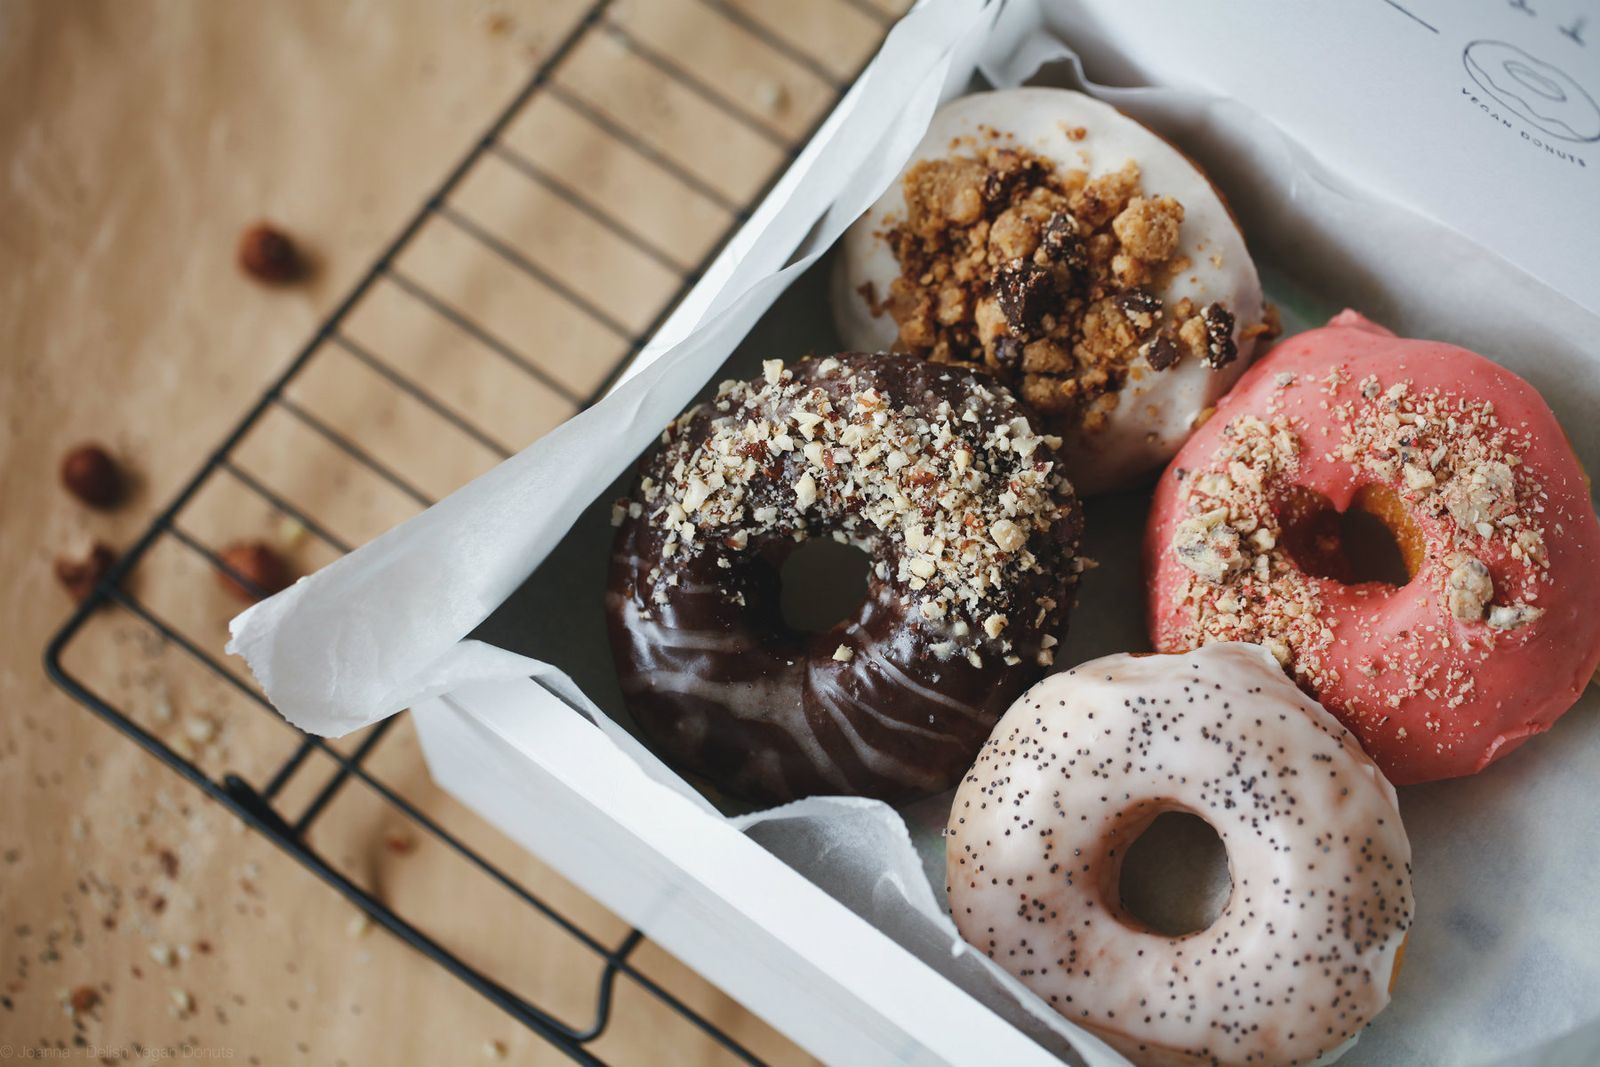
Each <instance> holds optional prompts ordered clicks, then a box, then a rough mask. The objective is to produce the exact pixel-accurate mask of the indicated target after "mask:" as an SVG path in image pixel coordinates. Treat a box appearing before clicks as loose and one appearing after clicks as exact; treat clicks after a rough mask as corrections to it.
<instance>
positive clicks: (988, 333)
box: [833, 88, 1269, 495]
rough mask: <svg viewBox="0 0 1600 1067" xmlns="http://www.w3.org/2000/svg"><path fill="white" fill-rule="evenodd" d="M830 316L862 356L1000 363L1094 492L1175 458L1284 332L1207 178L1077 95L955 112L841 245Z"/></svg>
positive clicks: (972, 103) (1030, 95)
mask: <svg viewBox="0 0 1600 1067" xmlns="http://www.w3.org/2000/svg"><path fill="white" fill-rule="evenodd" d="M833 308H834V317H835V319H836V321H837V322H838V326H839V331H840V336H841V337H842V338H843V339H844V343H845V345H846V346H847V347H850V348H857V349H863V350H868V351H873V350H878V351H882V350H893V351H896V352H912V353H915V354H917V355H920V356H922V357H923V358H925V359H931V360H934V361H935V362H941V363H956V364H969V365H978V366H984V367H987V368H988V369H989V371H990V372H991V373H993V374H995V375H997V376H999V377H1000V378H1001V379H1002V380H1003V381H1005V382H1006V383H1007V384H1008V385H1010V386H1011V387H1012V388H1013V389H1014V390H1016V391H1017V393H1018V394H1019V395H1020V396H1021V397H1022V399H1023V400H1024V401H1025V402H1027V403H1028V404H1030V405H1032V406H1033V407H1034V408H1035V409H1036V410H1038V411H1039V412H1040V413H1041V414H1043V415H1044V416H1045V417H1046V418H1047V419H1048V420H1050V421H1049V429H1050V431H1051V432H1052V433H1056V434H1059V435H1061V436H1062V437H1063V438H1064V439H1065V440H1066V441H1067V448H1066V450H1065V451H1064V452H1063V462H1064V463H1065V464H1066V465H1067V476H1068V477H1069V478H1070V479H1071V480H1072V483H1073V485H1074V486H1075V487H1076V488H1077V490H1078V492H1079V493H1083V494H1089V495H1093V494H1096V493H1103V492H1116V491H1120V490H1125V489H1128V488H1131V487H1132V486H1133V485H1135V484H1137V483H1138V482H1139V481H1140V480H1141V479H1143V478H1145V477H1146V476H1148V475H1149V474H1150V473H1151V472H1152V471H1154V470H1155V469H1156V468H1157V467H1159V466H1160V465H1161V464H1162V463H1164V462H1165V461H1166V460H1168V459H1169V458H1171V456H1172V454H1173V453H1174V452H1176V451H1177V449H1178V446H1179V445H1181V444H1182V443H1183V441H1184V439H1185V438H1186V437H1188V435H1189V433H1190V431H1191V430H1192V429H1193V428H1194V426H1195V425H1196V422H1197V420H1199V419H1200V418H1201V417H1202V416H1203V415H1204V413H1205V412H1206V411H1207V409H1209V408H1210V407H1211V405H1213V404H1215V403H1216V401H1217V398H1218V397H1220V396H1222V394H1223V393H1225V392H1227V390H1228V387H1229V386H1231V385H1232V384H1233V383H1234V381H1235V380H1236V379H1237V378H1238V377H1239V374H1240V372H1241V371H1242V370H1243V369H1244V367H1245V365H1246V364H1247V363H1249V361H1250V355H1251V352H1252V350H1253V348H1254V347H1255V344H1256V342H1257V340H1258V338H1259V336H1260V335H1261V334H1262V333H1266V332H1269V328H1268V326H1267V325H1266V324H1265V323H1264V322H1263V318H1264V314H1265V312H1264V307H1263V303H1262V294H1261V283H1260V280H1259V278H1258V277H1257V274H1256V268H1255V265H1254V263H1253V262H1252V261H1251V259H1250V253H1249V252H1248V251H1247V250H1246V248H1245V243H1244V238H1243V237H1242V236H1241V235H1240V233H1239V229H1238V227H1237V225H1235V223H1234V221H1233V218H1232V216H1231V215H1230V214H1229V212H1228V208H1227V206H1226V205H1225V204H1224V203H1223V202H1222V199H1221V197H1220V196H1219V195H1218V194H1217V191H1216V190H1215V189H1214V188H1213V187H1212V185H1211V183H1210V181H1209V180H1208V179H1207V178H1206V176H1205V175H1204V174H1202V173H1201V172H1200V171H1199V170H1198V169H1197V168H1196V167H1195V166H1194V164H1193V163H1191V162H1190V161H1189V160H1188V159H1186V158H1185V157H1184V155H1183V154H1182V153H1181V152H1179V151H1178V150H1177V149H1175V148H1173V147H1172V146H1171V145H1169V144H1167V143H1166V142H1165V141H1163V140H1162V139H1161V138H1160V137H1158V136H1157V135H1156V134H1154V133H1152V132H1151V131H1150V130H1148V129H1146V128H1145V127H1144V126H1142V125H1140V124H1139V123H1138V122H1136V121H1134V120H1133V119H1131V118H1128V117H1127V116H1126V115H1123V114H1122V113H1120V112H1118V111H1117V110H1116V109H1115V108H1113V107H1110V106H1109V105H1107V104H1103V103H1101V102H1099V101H1098V100H1095V99H1094V98H1092V97H1089V96H1085V95H1084V94H1082V93H1077V92H1071V91H1068V90H1065V89H1044V88H1026V89H1010V90H1004V91H1000V92H987V93H974V94H972V95H970V96H964V97H961V98H959V99H956V100H953V101H951V102H950V103H948V104H946V105H945V106H944V107H943V108H941V109H940V110H939V112H938V113H937V114H936V115H935V116H934V118H933V122H932V124H931V125H930V127H929V129H928V132H927V134H926V136H925V137H924V138H923V140H922V143H921V144H919V145H918V146H917V149H916V151H915V152H914V153H913V154H912V157H911V162H910V164H909V165H908V166H907V168H906V170H905V171H904V173H903V174H902V175H901V178H900V180H899V181H896V182H895V183H894V184H893V185H892V186H891V187H890V188H889V189H888V190H887V191H886V192H885V193H884V195H883V196H882V197H881V198H880V199H879V200H878V202H877V203H876V204H874V205H873V206H872V207H871V208H870V209H869V210H868V211H867V213H866V214H865V215H863V216H862V217H861V219H860V220H858V221H857V222H856V224H855V225H854V226H852V227H851V228H850V230H849V231H848V232H847V233H846V235H845V237H844V238H843V240H842V242H841V250H840V254H839V258H838V260H837V263H836V269H835V273H834V292H833Z"/></svg>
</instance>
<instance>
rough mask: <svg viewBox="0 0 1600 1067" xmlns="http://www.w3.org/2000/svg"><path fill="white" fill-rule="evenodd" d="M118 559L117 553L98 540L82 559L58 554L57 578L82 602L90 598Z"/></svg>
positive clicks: (75, 598)
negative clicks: (96, 586)
mask: <svg viewBox="0 0 1600 1067" xmlns="http://www.w3.org/2000/svg"><path fill="white" fill-rule="evenodd" d="M116 561H117V554H116V553H115V552H113V551H111V549H110V548H108V547H107V546H106V545H104V544H102V543H101V542H99V541H96V542H95V543H94V546H93V547H92V548H90V549H89V554H88V555H87V556H84V557H83V558H82V559H78V558H75V557H72V556H57V557H56V580H57V581H59V582H60V583H61V584H62V585H63V586H65V587H66V590H67V592H68V593H69V594H71V596H72V599H73V600H75V601H77V602H78V603H79V604H82V603H83V602H84V601H85V600H88V599H89V594H91V593H93V592H94V587H95V585H96V584H98V583H99V581H100V579H101V578H103V577H105V574H106V572H107V571H109V570H110V569H111V565H112V564H113V563H115V562H116Z"/></svg>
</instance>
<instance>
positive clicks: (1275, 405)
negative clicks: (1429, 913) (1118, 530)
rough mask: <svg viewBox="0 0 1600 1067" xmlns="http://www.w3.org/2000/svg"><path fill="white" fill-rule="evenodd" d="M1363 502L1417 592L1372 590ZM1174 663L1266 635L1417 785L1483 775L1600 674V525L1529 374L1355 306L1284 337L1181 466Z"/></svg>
mask: <svg viewBox="0 0 1600 1067" xmlns="http://www.w3.org/2000/svg"><path fill="white" fill-rule="evenodd" d="M1347 511H1360V512H1365V513H1367V514H1368V515H1369V516H1375V517H1376V518H1378V519H1379V520H1381V521H1382V523H1383V524H1384V525H1385V526H1387V527H1388V529H1389V530H1390V531H1391V533H1392V534H1393V536H1394V540H1395V542H1396V543H1397V545H1398V547H1399V549H1400V552H1401V555H1402V556H1403V557H1404V560H1405V564H1406V572H1407V573H1408V574H1409V575H1410V577H1409V580H1406V581H1404V583H1403V584H1400V585H1395V584H1389V583H1387V582H1385V581H1378V580H1370V578H1371V576H1370V575H1369V574H1367V573H1365V572H1364V571H1363V568H1362V564H1361V560H1360V557H1359V550H1358V549H1356V548H1353V547H1352V546H1353V545H1354V544H1355V541H1354V540H1353V534H1352V529H1353V528H1352V527H1351V526H1350V525H1349V523H1348V522H1346V521H1344V520H1345V519H1348V516H1344V517H1343V518H1342V517H1341V513H1344V512H1347ZM1144 556H1145V567H1146V574H1147V576H1148V578H1149V582H1148V586H1147V589H1148V598H1149V599H1148V605H1147V607H1148V622H1149V626H1150V635H1151V640H1152V641H1153V642H1154V644H1155V647H1156V648H1158V649H1160V650H1161V651H1164V652H1178V651H1183V650H1186V649H1191V648H1195V647H1197V646H1199V645H1203V644H1206V643H1208V642H1212V641H1249V642H1255V643H1259V644H1261V645H1263V646H1265V647H1266V648H1267V649H1268V651H1270V652H1271V653H1272V654H1273V655H1274V656H1275V657H1276V658H1277V659H1278V661H1279V662H1280V663H1282V664H1283V665H1284V666H1285V667H1286V668H1287V669H1288V670H1289V671H1290V672H1291V673H1292V674H1293V676H1294V677H1295V679H1296V680H1297V681H1298V682H1299V683H1300V684H1301V686H1302V687H1303V688H1305V689H1306V690H1307V691H1308V692H1310V693H1311V694H1313V695H1314V696H1316V697H1317V699H1319V700H1320V701H1322V703H1323V704H1324V705H1325V706H1326V707H1327V708H1328V710H1329V711H1331V712H1333V714H1334V715H1336V716H1338V718H1339V720H1340V721H1341V722H1343V723H1344V724H1345V725H1346V726H1347V727H1349V728H1350V730H1351V731H1353V732H1354V733H1355V734H1356V736H1357V737H1359V738H1360V739H1361V743H1362V745H1363V746H1364V747H1365V748H1366V750H1367V752H1368V753H1369V754H1370V755H1371V756H1372V758H1373V759H1374V760H1376V761H1377V763H1378V766H1380V767H1382V768H1383V771H1384V773H1385V774H1387V775H1388V776H1389V779H1390V780H1391V781H1392V782H1394V783H1396V784H1407V783H1412V782H1427V781H1433V780H1435V779H1440V778H1452V777H1457V776H1460V775H1467V774H1472V773H1474V772H1477V771H1480V770H1482V769H1483V768H1484V767H1486V766H1488V764H1490V763H1491V762H1493V761H1494V760H1496V759H1499V758H1500V757H1502V756H1505V755H1506V754H1507V753H1509V752H1511V751H1512V750H1513V749H1515V748H1516V747H1517V746H1519V745H1521V744H1522V743H1523V742H1524V741H1526V740H1527V739H1528V738H1529V737H1532V736H1533V735H1534V734H1537V733H1541V732H1543V731H1544V730H1547V729H1549V728H1550V726H1551V725H1552V724H1553V723H1554V722H1555V721H1556V719H1557V718H1559V717H1560V716H1561V714H1562V713H1563V712H1565V711H1566V710H1567V709H1568V708H1570V707H1571V706H1572V705H1573V703H1574V702H1575V701H1576V700H1577V699H1578V696H1579V694H1580V693H1581V692H1582V691H1583V688H1584V686H1585V685H1586V684H1587V682H1588V680H1589V679H1590V677H1591V676H1592V675H1593V674H1594V671H1595V667H1596V664H1597V662H1600V611H1597V610H1596V605H1597V604H1600V522H1597V521H1596V518H1595V513H1594V509H1593V506H1592V505H1591V503H1590V501H1589V494H1588V489H1587V486H1586V484H1585V479H1584V475H1583V471H1582V469H1581V468H1580V466H1579V464H1578V460H1577V457H1576V456H1575V455H1574V454H1573V451H1572V447H1571V445H1570V444H1569V443H1568V442H1567V439H1566V437H1565V435H1564V434H1563V433H1562V431H1561V427H1560V426H1559V425H1558V424H1557V423H1556V419H1555V416H1554V415H1553V414H1552V413H1551V411H1550V408H1549V407H1548V406H1547V405H1546V404H1545V402H1544V401H1543V400H1542V399H1541V398H1540V397H1539V394H1538V393H1537V392H1535V391H1534V389H1533V387H1532V386H1530V385H1529V384H1528V383H1527V382H1525V381H1523V380H1522V379H1520V378H1518V377H1517V376H1516V375H1514V374H1512V373H1511V372H1510V371H1507V370H1505V369H1504V368H1502V367H1499V366H1497V365H1495V364H1494V363H1491V362H1490V361H1489V360H1487V359H1484V358H1483V357H1481V356H1478V355H1475V354H1473V353H1471V352H1468V351H1466V350H1465V349H1462V348H1457V347H1455V346H1453V345H1447V344H1441V343H1438V342H1434V341H1414V340H1407V339H1404V338H1399V337H1396V336H1395V335H1394V334H1392V333H1390V332H1389V331H1387V330H1385V329H1383V328H1382V327H1379V326H1375V325H1373V324H1372V323H1371V322H1368V321H1367V320H1366V319H1364V318H1362V317H1361V316H1360V315H1357V314H1356V313H1354V312H1351V311H1346V312H1344V313H1342V314H1340V315H1339V316H1338V317H1336V318H1335V319H1334V320H1333V321H1332V322H1330V323H1329V324H1328V325H1327V326H1326V327H1325V328H1323V329H1320V330H1311V331H1308V332H1306V333H1303V334H1300V335H1299V336H1296V337H1292V338H1289V339H1287V340H1285V341H1284V342H1282V343H1281V344H1280V345H1278V347H1277V348H1276V349H1275V350H1274V351H1273V352H1272V353H1271V355H1269V356H1268V357H1267V358H1266V359H1265V360H1263V361H1261V362H1260V363H1258V364H1257V365H1256V366H1255V367H1254V368H1252V369H1251V370H1250V372H1249V373H1248V374H1247V375H1246V376H1245V377H1244V378H1243V379H1242V380H1241V381H1240V383H1239V385H1238V387H1237V388H1235V389H1234V391H1233V392H1232V393H1230V394H1229V395H1228V396H1227V397H1225V398H1224V399H1223V400H1222V402H1221V403H1220V404H1218V406H1217V412H1216V414H1215V415H1214V416H1213V417H1212V418H1211V420H1210V421H1209V422H1207V423H1206V425H1205V426H1204V427H1202V428H1201V430H1200V431H1199V432H1198V433H1196V434H1195V436H1194V437H1193V438H1191V439H1190V440H1189V442H1188V443H1187V444H1186V445H1185V447H1184V448H1183V450H1182V451H1181V452H1180V453H1179V454H1178V456H1177V458H1176V459H1174V460H1173V462H1172V465H1171V466H1170V467H1169V468H1168V469H1167V471H1166V473H1165V474H1163V475H1162V477H1161V481H1160V483H1159V484H1158V486H1157V488H1156V494H1155V502H1154V506H1153V508H1152V510H1151V513H1150V520H1149V525H1148V528H1147V532H1146V538H1145V546H1144Z"/></svg>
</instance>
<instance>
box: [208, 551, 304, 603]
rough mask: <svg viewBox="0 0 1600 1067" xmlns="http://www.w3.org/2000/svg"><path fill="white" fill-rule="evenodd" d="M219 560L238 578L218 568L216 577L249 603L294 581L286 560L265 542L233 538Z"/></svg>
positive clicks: (229, 589) (227, 588)
mask: <svg viewBox="0 0 1600 1067" xmlns="http://www.w3.org/2000/svg"><path fill="white" fill-rule="evenodd" d="M221 559H222V562H223V564H224V565H225V566H227V567H228V568H229V569H230V570H232V571H233V572H234V574H237V575H238V576H239V577H238V578H237V579H236V578H234V576H233V575H232V574H229V573H227V571H223V570H218V571H217V580H218V581H219V582H221V583H222V587H223V588H224V589H226V590H228V592H230V593H232V594H234V595H235V596H237V597H239V598H240V599H242V600H247V601H250V602H252V603H253V602H255V601H257V600H260V599H261V598H263V597H269V596H271V595H272V594H273V593H276V592H279V591H280V590H283V589H286V588H288V587H289V585H290V583H292V582H293V581H294V577H293V575H292V574H291V573H290V571H289V564H288V562H287V561H286V560H284V558H283V556H281V555H279V553H278V551H277V550H276V549H274V548H273V547H272V546H271V545H269V544H267V543H266V542H265V541H235V542H234V543H233V544H231V545H229V546H228V547H227V548H224V549H223V550H222V552H221Z"/></svg>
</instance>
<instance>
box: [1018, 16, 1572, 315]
mask: <svg viewBox="0 0 1600 1067" xmlns="http://www.w3.org/2000/svg"><path fill="white" fill-rule="evenodd" d="M1585 8H1587V9H1588V10H1587V12H1586V11H1585V10H1584V9H1585ZM1050 14H1051V21H1054V20H1055V19H1056V18H1058V17H1059V18H1060V19H1062V20H1063V21H1062V22H1061V25H1062V27H1067V26H1070V27H1071V28H1072V31H1073V34H1074V35H1075V36H1081V35H1083V34H1084V33H1085V32H1088V33H1091V34H1094V35H1096V36H1100V37H1102V39H1104V40H1107V41H1112V42H1114V47H1113V48H1112V49H1111V51H1112V52H1114V53H1115V54H1117V55H1119V56H1120V57H1122V58H1123V59H1124V60H1125V61H1126V66H1125V67H1123V68H1122V69H1103V68H1101V67H1096V66H1094V65H1092V64H1091V65H1090V67H1089V69H1088V70H1087V73H1088V74H1089V76H1090V77H1092V78H1094V79H1096V80H1099V81H1105V82H1109V83H1111V84H1140V83H1149V84H1160V83H1166V84H1174V85H1182V86H1186V87H1192V88H1198V89H1202V90H1205V91H1209V92H1214V93H1218V94H1222V95H1226V96H1231V97H1235V98H1237V99H1239V100H1241V101H1242V102H1243V103H1245V104H1246V105H1247V106H1249V107H1251V108H1253V109H1254V110H1256V111H1257V112H1259V113H1260V114H1262V115H1263V116H1265V117H1266V118H1268V119H1270V120H1272V121H1273V122H1274V123H1276V124H1277V125H1278V126H1279V127H1280V128H1281V129H1283V130H1284V131H1285V132H1287V133H1288V134H1289V135H1290V136H1292V137H1293V138H1295V139H1296V140H1297V141H1299V142H1300V143H1301V144H1302V145H1304V146H1305V147H1306V148H1307V149H1308V150H1310V151H1311V152H1312V154H1313V155H1315V156H1317V157H1318V158H1319V159H1321V160H1322V161H1323V162H1324V163H1325V164H1327V165H1328V166H1329V168H1330V169H1331V170H1333V171H1335V172H1337V173H1339V174H1340V175H1342V176H1343V177H1345V178H1347V179H1349V180H1351V181H1353V182H1356V183H1358V184H1361V185H1364V186H1366V187H1368V188H1370V189H1372V190H1373V191H1375V192H1377V193H1379V194H1381V195H1383V196H1385V197H1388V198H1390V199H1393V200H1396V201H1398V202H1400V203H1402V204H1404V205H1405V206H1407V207H1409V208H1411V209H1412V210H1414V211H1417V212H1419V213H1422V214H1424V215H1427V216H1429V217H1431V218H1433V219H1436V220H1437V221H1439V222H1442V223H1444V224H1446V225H1448V226H1450V227H1452V228H1454V229H1456V230H1459V231H1460V232H1461V233H1463V234H1464V235H1466V236H1467V237H1469V238H1471V239H1472V240H1473V241H1475V242H1477V243H1478V244H1480V245H1482V246H1483V247H1485V248H1487V249H1489V250H1491V251H1493V252H1496V253H1498V254H1499V255H1500V256H1502V257H1504V258H1505V259H1506V260H1508V261H1510V262H1511V263H1513V264H1515V265H1516V266H1518V267H1520V268H1521V269H1523V270H1525V271H1527V272H1528V273H1529V274H1531V275H1533V276H1534V277H1536V278H1538V279H1539V280H1540V281H1542V282H1544V283H1545V284H1547V285H1549V286H1550V287H1552V288H1553V289H1555V290H1557V291H1558V292H1560V293H1562V294H1563V295H1565V296H1567V297H1570V298H1571V299H1572V300H1574V301H1576V302H1577V303H1578V304H1580V305H1581V306H1583V307H1584V308H1586V309H1587V310H1588V311H1590V312H1593V313H1596V314H1600V256H1596V254H1595V250H1594V240H1595V237H1596V236H1597V235H1600V12H1597V10H1596V8H1595V5H1594V4H1593V3H1591V2H1586V0H1370V2H1366V3H1359V4H1356V3H1352V4H1297V5H1294V20H1293V25H1292V27H1291V25H1290V24H1289V22H1288V16H1287V12H1286V11H1285V10H1284V8H1283V6H1282V5H1281V4H1279V3H1276V2H1274V0H1236V2H1235V3H1232V4H1229V5H1228V6H1227V9H1226V12H1225V13H1220V12H1219V9H1218V8H1216V7H1214V6H1212V5H1206V4H1197V5H1190V4H1157V3H1153V2H1148V0H1136V2H1133V3H1128V2H1126V0H1061V2H1060V3H1059V4H1058V5H1050Z"/></svg>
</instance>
